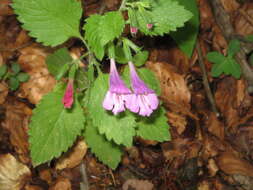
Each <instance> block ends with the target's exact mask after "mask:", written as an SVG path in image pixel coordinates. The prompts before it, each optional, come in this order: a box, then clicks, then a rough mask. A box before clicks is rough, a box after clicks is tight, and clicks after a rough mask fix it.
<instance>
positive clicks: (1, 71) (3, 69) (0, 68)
mask: <svg viewBox="0 0 253 190" xmlns="http://www.w3.org/2000/svg"><path fill="white" fill-rule="evenodd" d="M6 72H7V66H6V65H5V64H4V65H1V66H0V78H1V77H3V76H4V75H5V73H6Z"/></svg>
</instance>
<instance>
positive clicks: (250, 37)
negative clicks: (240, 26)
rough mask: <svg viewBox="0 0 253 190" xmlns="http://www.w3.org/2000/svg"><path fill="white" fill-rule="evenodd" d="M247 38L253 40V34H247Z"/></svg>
mask: <svg viewBox="0 0 253 190" xmlns="http://www.w3.org/2000/svg"><path fill="white" fill-rule="evenodd" d="M246 40H248V41H249V42H253V34H252V35H248V36H246Z"/></svg>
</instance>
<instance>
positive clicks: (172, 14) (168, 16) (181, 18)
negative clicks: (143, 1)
mask: <svg viewBox="0 0 253 190" xmlns="http://www.w3.org/2000/svg"><path fill="white" fill-rule="evenodd" d="M150 2H151V7H152V8H151V11H149V14H150V15H151V18H152V22H153V24H154V26H153V28H152V29H148V28H147V26H146V25H147V23H146V19H145V18H144V17H143V16H142V15H141V12H139V11H137V12H136V15H137V19H138V24H139V27H138V28H139V29H140V31H141V32H143V33H144V34H146V35H151V36H153V35H163V34H166V33H169V32H171V31H176V30H177V28H179V27H183V26H184V24H185V22H187V21H188V20H189V19H190V18H191V17H192V13H191V12H190V11H188V10H186V9H185V8H184V7H183V6H181V5H179V4H178V2H176V1H173V0H156V1H151V0H150Z"/></svg>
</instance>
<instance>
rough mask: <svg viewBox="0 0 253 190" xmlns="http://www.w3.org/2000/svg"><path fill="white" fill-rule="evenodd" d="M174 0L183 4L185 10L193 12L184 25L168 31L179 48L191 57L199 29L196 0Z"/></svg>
mask: <svg viewBox="0 0 253 190" xmlns="http://www.w3.org/2000/svg"><path fill="white" fill-rule="evenodd" d="M174 1H178V2H179V4H180V5H183V6H184V7H185V8H186V9H187V10H189V11H191V12H192V13H193V17H192V18H191V19H190V20H189V21H188V22H187V23H186V24H185V26H184V27H182V28H178V29H177V31H176V32H171V33H170V35H171V36H172V38H173V39H174V40H175V41H176V43H177V44H178V46H179V48H180V49H181V50H182V51H183V52H184V53H185V54H186V55H187V56H188V57H191V55H192V52H193V49H194V47H195V42H196V39H197V35H198V31H199V9H198V6H197V2H196V0H174Z"/></svg>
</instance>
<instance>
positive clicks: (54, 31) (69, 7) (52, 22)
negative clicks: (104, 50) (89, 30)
mask: <svg viewBox="0 0 253 190" xmlns="http://www.w3.org/2000/svg"><path fill="white" fill-rule="evenodd" d="M12 7H13V8H14V11H15V13H16V14H17V15H18V20H19V21H20V22H22V23H23V27H24V28H25V29H26V30H29V31H30V33H29V34H30V35H31V36H32V37H35V38H37V41H38V42H42V43H43V44H44V45H46V46H56V45H59V44H62V43H63V42H65V41H66V40H68V39H69V38H70V37H79V36H80V33H79V24H80V23H79V22H80V18H81V16H82V7H81V1H77V0H32V1H30V0H13V4H12Z"/></svg>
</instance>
